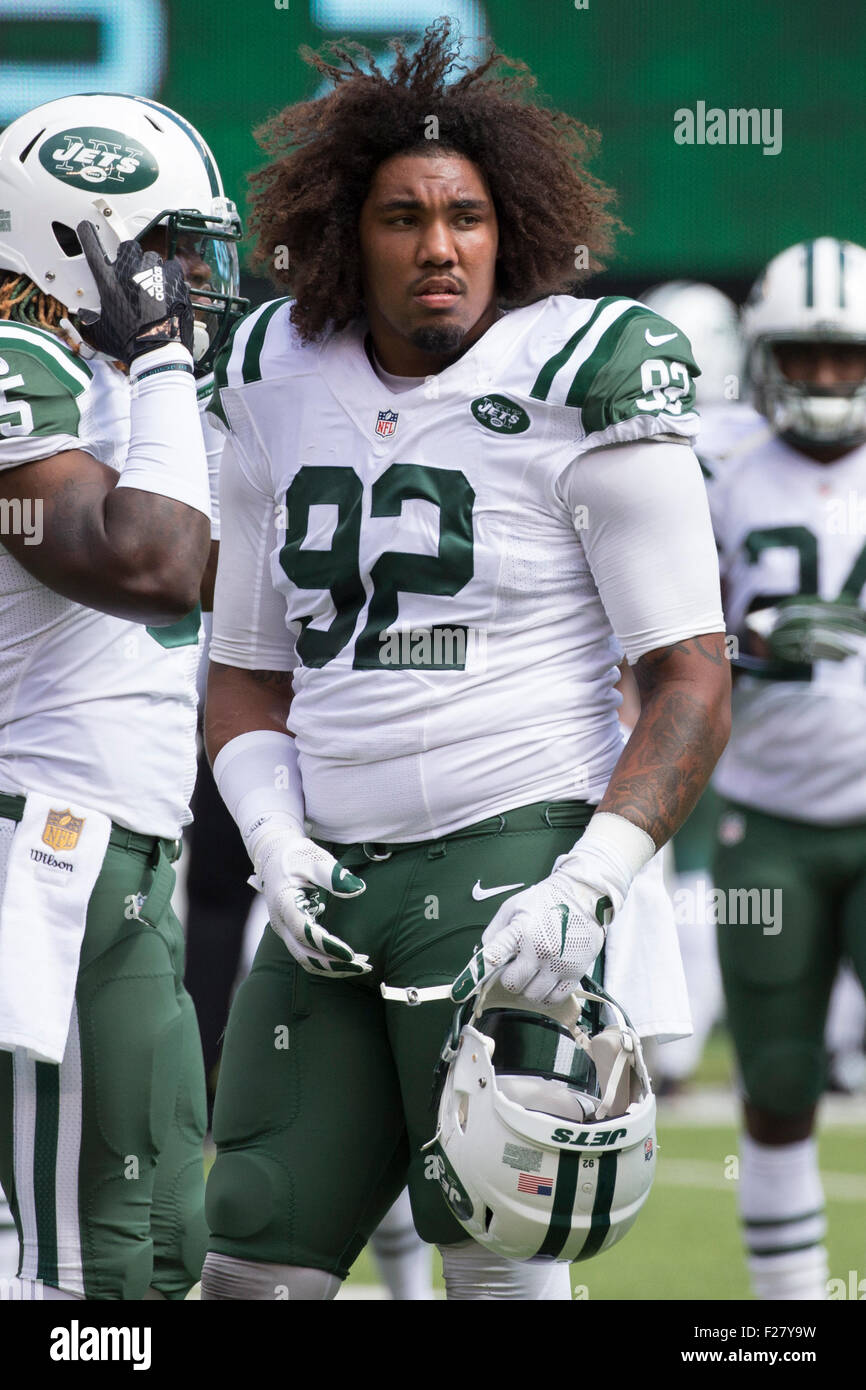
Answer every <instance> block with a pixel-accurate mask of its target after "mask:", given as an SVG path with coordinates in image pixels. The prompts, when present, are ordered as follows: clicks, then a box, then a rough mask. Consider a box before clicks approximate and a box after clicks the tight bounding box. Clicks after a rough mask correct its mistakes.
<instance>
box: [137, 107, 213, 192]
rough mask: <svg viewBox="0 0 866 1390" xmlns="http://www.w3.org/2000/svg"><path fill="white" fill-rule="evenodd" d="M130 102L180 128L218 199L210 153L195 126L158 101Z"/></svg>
mask: <svg viewBox="0 0 866 1390" xmlns="http://www.w3.org/2000/svg"><path fill="white" fill-rule="evenodd" d="M132 100H133V101H137V102H140V103H141V105H142V106H149V107H150V108H151V110H153V111H158V112H159V114H160V115H161V116H167V117H168V119H169V120H170V121H174V123H175V125H178V126H180V128H181V130H182V131H183V132H184V134H185V135H188V136H189V138H190V140H191V141H192V143H193V144H194V145H195V147H196V149H197V150H198V152H199V154H200V155H201V159H202V163H203V164H204V167H205V170H206V171H207V177H208V183H209V184H210V191H211V195H212V197H214V198H219V197H220V196H221V190H220V181H219V175H218V174H217V170H216V165H215V164H214V162H213V159H212V158H211V154H210V151H209V150H208V148H207V146H206V145H205V143H204V141H203V140H202V138H201V136H200V135H199V133H198V131H197V130H196V128H195V126H191V125H190V123H189V121H185V120H184V118H183V116H179V115H178V114H177V112H176V111H172V110H171V109H170V107H168V106H161V105H160V103H159V102H158V101H148V99H147V97H133V98H132Z"/></svg>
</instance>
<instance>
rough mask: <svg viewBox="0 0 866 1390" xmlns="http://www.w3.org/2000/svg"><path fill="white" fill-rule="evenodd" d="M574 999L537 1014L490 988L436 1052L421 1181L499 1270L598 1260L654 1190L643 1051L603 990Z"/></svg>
mask: <svg viewBox="0 0 866 1390" xmlns="http://www.w3.org/2000/svg"><path fill="white" fill-rule="evenodd" d="M497 973H498V972H497ZM582 985H583V986H584V987H583V988H581V989H576V990H575V992H574V995H573V996H572V997H571V998H570V999H568V1000H567V1001H566V1002H565V1004H562V1005H556V1006H548V1007H546V1008H545V1011H544V1012H535V1011H534V1010H533V1011H529V1010H527V1009H521V1008H520V1007H519V1006H518V1007H516V1006H515V996H514V994H508V993H507V992H506V991H505V990H504V989H502V988H501V987H500V986H499V985H497V984H496V983H495V980H494V979H493V978H492V977H488V978H487V979H486V980H483V981H482V983H481V984H480V986H479V989H478V993H477V994H476V997H475V998H474V1000H473V999H471V998H470V999H469V1000H468V1001H467V1002H466V1003H464V1004H462V1005H461V1007H460V1009H458V1011H457V1013H456V1014H455V1017H454V1023H453V1026H452V1030H451V1034H450V1036H449V1038H448V1039H447V1040H446V1043H445V1046H444V1048H443V1051H442V1059H441V1063H440V1068H441V1069H442V1071H443V1072H444V1084H443V1089H442V1096H441V1100H440V1104H439V1122H438V1127H437V1131H436V1135H435V1137H434V1138H433V1139H432V1140H431V1141H430V1144H429V1145H426V1146H425V1147H427V1148H428V1149H430V1150H431V1153H430V1154H429V1155H428V1158H427V1164H428V1170H427V1172H428V1176H430V1177H435V1178H436V1179H437V1180H438V1182H439V1185H440V1187H441V1189H442V1192H443V1195H444V1197H445V1200H446V1202H447V1203H448V1205H449V1207H450V1208H451V1210H452V1211H453V1213H454V1215H455V1216H456V1217H457V1220H458V1221H459V1222H460V1224H461V1225H462V1226H463V1227H464V1229H465V1230H466V1231H467V1233H468V1234H469V1235H470V1236H472V1237H473V1239H475V1240H477V1241H478V1243H479V1244H480V1245H483V1246H485V1247H486V1248H487V1249H488V1250H491V1251H493V1252H494V1254H497V1255H503V1256H505V1257H506V1258H508V1259H513V1260H529V1259H535V1258H542V1259H544V1258H547V1259H551V1260H585V1259H589V1258H590V1256H592V1255H597V1254H598V1253H599V1252H600V1251H602V1250H607V1249H608V1248H609V1247H610V1246H611V1245H613V1244H615V1242H616V1241H618V1240H620V1239H621V1238H622V1237H623V1236H624V1235H625V1233H626V1231H628V1229H629V1227H630V1226H631V1225H632V1223H633V1222H634V1220H635V1218H636V1216H637V1214H638V1212H639V1211H640V1208H641V1207H642V1206H643V1203H644V1202H645V1200H646V1197H647V1194H648V1192H649V1190H650V1187H651V1185H652V1180H653V1175H654V1173H655V1163H656V1138H655V1111H656V1107H655V1097H654V1096H653V1093H652V1090H651V1088H650V1080H649V1076H648V1075H647V1070H646V1066H645V1064H644V1059H643V1053H642V1051H641V1045H640V1039H639V1038H638V1036H637V1034H636V1033H635V1031H634V1029H633V1028H632V1027H631V1024H630V1023H629V1021H628V1019H627V1018H626V1017H625V1015H624V1014H623V1012H622V1010H621V1009H620V1008H619V1006H618V1005H617V1004H616V1003H615V1002H614V1001H613V1000H612V999H611V998H610V997H609V996H608V995H607V994H605V992H604V990H602V989H601V988H600V987H599V986H597V985H595V984H594V983H593V981H591V980H589V979H586V978H584V980H583V981H582ZM587 1006H588V1008H587ZM582 1008H583V1011H584V1014H585V1013H587V1012H588V1013H589V1015H590V1018H591V1020H592V1021H591V1022H589V1023H587V1021H586V1020H585V1018H583V1017H582V1015H581V1010H582ZM600 1010H605V1011H606V1012H607V1013H608V1016H609V1017H610V1018H611V1020H612V1021H611V1022H610V1023H609V1024H608V1025H607V1026H602V1025H601V1023H600V1018H599V1014H600ZM434 1169H435V1171H434Z"/></svg>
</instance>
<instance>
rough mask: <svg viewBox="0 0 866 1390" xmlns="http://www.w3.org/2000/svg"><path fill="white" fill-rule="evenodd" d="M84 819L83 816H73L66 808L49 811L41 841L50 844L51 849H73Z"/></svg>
mask: <svg viewBox="0 0 866 1390" xmlns="http://www.w3.org/2000/svg"><path fill="white" fill-rule="evenodd" d="M84 819H85V818H84V817H83V816H81V817H80V818H79V817H78V816H73V814H72V812H71V811H70V810H69V809H68V808H67V809H66V810H65V811H49V812H48V818H47V820H46V822H45V829H44V830H43V832H42V843H43V844H45V845H50V846H51V848H52V849H75V846H76V845H77V844H78V838H79V836H80V834H81V830H82V827H83V825H84Z"/></svg>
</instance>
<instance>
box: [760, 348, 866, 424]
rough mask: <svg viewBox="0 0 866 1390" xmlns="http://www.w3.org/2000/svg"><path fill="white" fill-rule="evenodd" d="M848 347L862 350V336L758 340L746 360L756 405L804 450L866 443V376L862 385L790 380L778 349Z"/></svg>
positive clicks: (771, 422) (849, 382) (859, 382)
mask: <svg viewBox="0 0 866 1390" xmlns="http://www.w3.org/2000/svg"><path fill="white" fill-rule="evenodd" d="M789 343H791V344H796V343H801V344H803V345H812V344H815V343H822V344H826V343H840V344H843V343H850V344H852V345H853V346H855V347H862V348H863V349H864V350H866V336H864V337H863V338H857V337H852V336H848V335H842V334H838V333H833V334H830V333H827V334H822V335H821V336H818V334H817V333H815V334H811V335H805V334H802V335H795V334H778V335H773V336H767V337H764V338H759V339H758V340H757V341H756V343H755V344H754V346H753V348H752V351H751V355H750V358H749V372H750V376H751V379H752V383H753V387H754V395H755V405H756V407H757V409H758V410H759V411H760V412H761V414H762V415H764V416H766V418H767V420H768V421H769V422H770V424H771V425H772V427H773V429H774V430H775V432H776V433H777V434H779V435H781V436H782V437H783V438H784V439H787V440H788V441H789V442H790V443H792V444H793V445H794V446H795V447H802V448H804V449H807V450H809V449H817V448H833V449H841V450H845V449H853V448H856V447H857V445H859V444H862V443H864V441H866V373H864V376H863V379H862V380H860V381H839V382H834V383H833V384H832V385H826V386H819V385H817V384H816V383H815V382H811V381H808V380H805V379H804V380H799V381H797V380H792V379H791V378H790V377H789V376H787V375H786V373H785V372H784V371H783V370H782V367H781V366H780V364H779V360H778V357H777V354H776V348H777V347H778V346H784V345H786V344H789Z"/></svg>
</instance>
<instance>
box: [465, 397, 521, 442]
mask: <svg viewBox="0 0 866 1390" xmlns="http://www.w3.org/2000/svg"><path fill="white" fill-rule="evenodd" d="M470 409H471V411H472V414H473V415H474V416H475V419H476V420H477V421H478V423H479V425H484V426H485V427H486V428H487V429H489V430H494V431H495V432H496V433H497V434H523V431H524V430H528V429H529V426H530V423H531V421H530V419H529V416H528V415H527V413H526V411H525V410H524V409H523V407H522V406H520V405H517V404H516V402H515V401H510V400H509V399H508V397H507V396H479V397H478V399H477V400H474V401H473V402H472V405H471V406H470Z"/></svg>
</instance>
